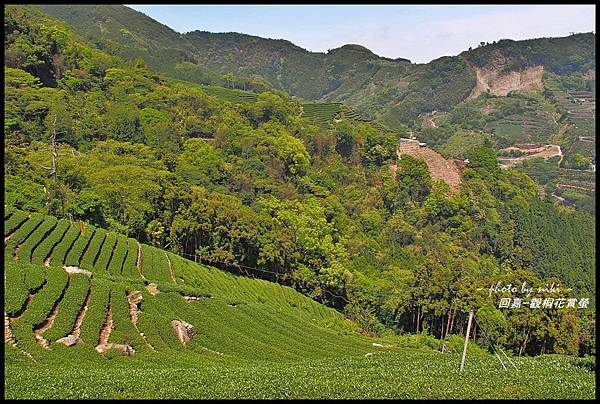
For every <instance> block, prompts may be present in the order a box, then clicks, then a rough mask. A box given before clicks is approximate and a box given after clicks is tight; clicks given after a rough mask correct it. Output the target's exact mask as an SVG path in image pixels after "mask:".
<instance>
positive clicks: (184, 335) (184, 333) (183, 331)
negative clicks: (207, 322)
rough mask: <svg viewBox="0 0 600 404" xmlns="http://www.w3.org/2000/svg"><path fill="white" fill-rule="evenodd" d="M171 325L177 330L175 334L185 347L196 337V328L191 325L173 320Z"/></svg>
mask: <svg viewBox="0 0 600 404" xmlns="http://www.w3.org/2000/svg"><path fill="white" fill-rule="evenodd" d="M171 325H172V326H173V328H174V329H175V334H177V338H178V339H179V341H181V343H182V344H183V345H185V344H187V343H188V342H189V341H190V339H192V338H193V337H194V335H196V327H194V326H193V325H191V324H190V323H186V322H185V321H181V320H172V321H171Z"/></svg>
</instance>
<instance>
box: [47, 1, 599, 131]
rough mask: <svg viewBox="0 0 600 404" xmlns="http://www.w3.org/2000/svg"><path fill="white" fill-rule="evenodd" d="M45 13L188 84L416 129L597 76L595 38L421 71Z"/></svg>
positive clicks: (85, 10) (477, 56)
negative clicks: (234, 78)
mask: <svg viewBox="0 0 600 404" xmlns="http://www.w3.org/2000/svg"><path fill="white" fill-rule="evenodd" d="M39 7H40V8H41V9H42V10H43V11H44V12H46V13H48V14H49V15H51V16H54V17H57V18H61V19H63V20H65V21H67V22H68V23H69V24H70V25H72V26H73V27H74V28H75V29H76V30H78V32H79V33H81V34H83V35H84V36H86V37H88V38H90V39H93V40H94V41H95V42H96V44H97V46H98V47H100V48H102V49H104V50H107V51H109V52H111V53H113V54H119V55H120V56H123V57H126V58H138V57H139V58H142V59H144V60H145V61H146V63H147V64H148V66H149V67H151V68H153V69H157V70H159V71H161V72H164V73H167V74H171V75H174V76H176V77H182V75H183V74H185V78H186V79H187V80H194V79H195V81H197V82H202V83H205V84H221V85H222V84H223V83H222V81H223V80H222V79H221V78H220V76H219V74H216V72H218V73H221V74H222V73H233V74H235V75H238V76H241V77H246V78H248V80H250V79H253V80H255V82H256V83H258V82H261V80H265V81H266V82H268V84H269V85H272V86H273V87H275V88H278V89H281V90H284V91H286V92H288V93H289V94H291V95H294V96H297V97H299V98H301V99H304V100H306V101H325V102H344V103H347V104H349V105H351V106H353V107H354V108H355V109H356V110H357V111H359V112H361V113H363V114H365V115H368V116H369V117H371V118H373V119H376V120H379V121H380V122H382V123H384V124H387V125H390V126H395V125H398V124H401V123H403V124H408V125H415V124H416V120H417V119H418V118H419V117H420V116H422V115H423V114H426V113H429V112H432V111H449V110H450V109H451V108H452V107H453V106H455V105H457V104H458V103H460V102H462V101H464V100H466V99H468V98H469V97H474V96H477V95H478V94H481V93H482V92H487V91H488V90H489V91H490V92H491V93H492V94H494V93H496V94H499V95H506V94H507V93H508V92H510V91H513V90H517V91H519V90H534V91H537V90H540V91H541V90H542V89H543V79H544V72H551V73H554V74H558V75H569V74H573V73H577V74H580V75H583V74H586V72H588V71H590V70H595V34H594V33H585V34H576V35H571V36H569V37H564V38H541V39H532V40H525V41H512V40H500V41H498V42H495V43H493V44H482V46H480V47H479V48H476V49H472V50H471V49H470V50H468V51H465V52H462V53H461V54H459V55H457V56H454V57H442V58H439V59H436V60H434V61H432V62H430V63H427V64H413V63H411V62H410V61H409V60H407V59H402V58H398V59H389V58H384V57H380V56H377V55H375V54H374V53H373V52H371V51H370V50H368V49H367V48H365V47H363V46H360V45H344V46H342V47H340V48H336V49H332V50H329V51H328V52H327V53H321V52H310V51H308V50H306V49H303V48H301V47H299V46H296V45H294V44H293V43H291V42H289V41H286V40H282V39H265V38H260V37H256V36H252V35H246V34H240V33H210V32H206V31H193V32H189V33H186V34H179V33H177V32H175V31H173V30H172V29H171V28H169V27H167V26H165V25H163V24H160V23H158V22H157V21H155V20H153V19H152V18H150V17H148V16H146V15H144V14H143V13H140V12H137V11H135V10H132V9H130V8H128V7H125V6H119V5H105V6H84V5H79V6H71V5H69V6H66V5H61V6H50V5H44V6H39ZM199 28H201V27H199ZM528 69H529V70H528ZM515 72H516V73H515ZM522 72H525V73H522ZM219 80H220V81H221V83H219Z"/></svg>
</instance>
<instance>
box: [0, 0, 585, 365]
mask: <svg viewBox="0 0 600 404" xmlns="http://www.w3.org/2000/svg"><path fill="white" fill-rule="evenodd" d="M5 20H6V22H5V24H6V25H5V30H6V34H7V39H6V40H7V43H6V46H5V56H6V65H5V94H6V95H5V191H4V192H5V200H6V204H7V206H10V207H15V208H19V209H24V210H27V211H31V212H43V213H47V214H52V215H55V216H58V217H60V218H70V219H72V220H83V221H85V222H89V223H90V224H92V225H94V226H97V227H101V228H105V229H108V230H112V231H117V232H119V233H122V234H124V235H127V236H129V237H133V238H135V239H137V240H138V241H140V242H142V243H149V244H152V245H154V246H157V247H161V248H165V249H168V250H169V251H171V252H173V253H177V254H183V255H184V256H197V257H201V259H202V260H203V261H204V262H206V263H213V264H215V265H225V266H226V265H245V266H248V267H253V268H259V269H263V270H268V271H271V272H273V273H275V274H277V276H276V278H277V279H281V280H286V282H288V283H289V284H290V285H292V286H294V287H295V288H297V289H298V290H300V291H302V292H303V293H305V294H307V295H309V296H311V297H313V298H315V299H317V300H318V301H321V302H325V303H327V304H330V305H332V306H334V307H336V308H337V309H339V310H342V311H344V312H345V313H346V315H347V317H349V318H351V319H353V320H354V321H355V322H356V323H357V324H359V325H360V327H361V328H362V330H363V331H364V332H366V333H372V334H382V333H383V334H385V333H388V332H421V331H425V332H427V333H430V334H432V335H434V336H436V337H441V338H443V337H444V336H446V335H448V334H449V332H450V330H449V329H448V328H449V327H448V325H447V320H448V321H449V319H450V318H451V317H452V316H453V313H456V309H457V308H458V309H466V308H469V307H472V306H473V305H475V306H477V307H479V306H480V305H481V304H483V303H481V302H479V303H476V302H475V301H473V300H472V299H473V297H472V296H473V288H474V286H475V285H481V287H485V286H489V285H490V284H492V283H494V282H497V281H498V280H503V281H506V280H508V279H521V278H523V279H529V280H532V281H535V282H542V280H548V279H558V280H559V281H560V282H563V283H564V284H565V285H567V286H568V287H571V288H573V289H574V291H573V293H575V294H578V295H581V296H583V297H587V296H589V297H591V298H592V300H593V294H594V293H595V259H594V257H595V230H594V218H593V216H591V215H589V214H586V213H582V212H578V211H574V210H572V209H568V208H564V207H557V206H554V205H553V203H552V202H551V200H548V199H545V198H544V197H543V196H540V195H538V192H537V186H536V183H535V182H534V181H533V180H532V179H531V178H530V177H528V176H527V175H525V174H522V173H520V172H518V171H515V170H506V171H503V170H500V169H499V166H498V163H497V161H496V156H495V152H494V150H493V149H491V148H488V147H484V146H476V147H473V148H471V149H470V150H469V151H468V152H467V153H466V154H465V157H467V158H468V159H469V162H470V163H469V165H468V167H466V168H465V169H464V171H463V172H462V186H461V189H460V193H457V194H450V193H448V188H447V185H446V184H445V183H443V182H433V181H432V180H431V177H430V174H429V172H428V170H427V166H426V165H425V164H424V163H423V162H422V161H420V160H416V159H414V158H411V157H410V156H404V157H403V158H401V159H400V160H399V161H398V164H397V171H395V173H396V174H395V175H394V174H393V171H392V170H390V164H391V163H393V162H395V160H396V147H397V145H398V142H399V138H398V134H397V133H393V132H388V131H385V130H384V129H383V128H382V127H380V126H373V125H371V124H369V123H368V122H360V121H357V120H352V119H340V120H339V122H334V123H333V126H332V127H331V128H324V127H322V126H318V125H313V124H311V123H310V120H306V119H305V118H303V116H302V112H301V111H302V108H301V105H300V104H299V103H298V102H297V101H295V100H293V99H291V98H289V97H288V96H287V95H286V94H285V93H282V92H263V93H260V94H258V95H257V96H256V97H254V98H250V97H249V98H243V97H242V99H240V98H236V97H233V96H229V97H228V96H227V95H228V94H227V91H231V90H226V89H222V90H221V91H220V92H215V91H214V89H213V90H212V93H213V94H215V95H214V96H213V95H209V94H210V93H211V91H209V90H211V87H206V86H202V85H196V84H192V83H189V82H183V81H179V80H174V79H172V78H170V77H168V76H165V75H161V74H159V73H155V72H153V71H152V70H150V69H149V68H148V67H147V66H146V64H145V62H144V61H143V60H141V59H137V60H136V61H126V60H123V59H122V58H120V57H118V56H110V55H108V54H106V53H105V52H103V51H101V50H99V49H97V48H95V46H96V44H94V43H92V42H87V41H86V40H85V39H84V38H82V37H80V36H78V34H76V33H75V32H74V31H72V29H71V28H70V27H69V26H67V25H66V24H64V23H63V22H60V21H59V20H54V19H51V18H48V17H45V16H43V15H42V14H38V11H35V10H34V9H29V8H26V7H8V8H7V9H6V11H5ZM214 88H215V89H216V88H217V87H214ZM53 138H55V140H56V142H55V144H56V146H52V145H53V142H52V139H53ZM53 150H54V151H53ZM276 278H273V279H274V280H275V279H276ZM478 305H479V306H478ZM494 313H495V316H497V317H496V320H497V321H500V323H498V324H506V325H505V326H506V327H509V328H510V329H511V330H512V331H511V333H510V335H511V337H510V338H509V339H507V340H505V341H504V342H503V343H504V344H506V346H507V347H511V348H514V349H517V350H519V349H520V350H521V351H525V352H527V353H531V354H534V353H539V352H542V351H544V352H549V351H552V350H554V351H557V352H562V351H564V350H565V349H567V350H568V351H569V352H572V353H579V352H582V353H583V352H587V351H588V348H586V347H588V346H589V341H588V340H587V339H586V338H588V337H585V335H587V334H585V333H583V328H574V329H573V330H572V332H573V333H572V334H568V333H567V334H565V333H561V334H556V329H554V328H553V327H557V326H558V325H557V324H559V323H560V322H559V321H556V322H554V321H550V322H544V323H543V324H547V328H546V329H545V331H540V333H539V335H536V336H529V335H528V333H527V332H526V331H524V329H523V328H522V327H524V326H525V327H526V325H524V323H523V322H522V319H521V318H520V316H522V315H524V314H523V313H517V314H515V312H512V311H510V312H501V311H498V310H495V312H494ZM578 313H583V312H582V311H579V312H578ZM563 315H566V314H561V312H560V311H557V312H552V311H551V312H550V314H549V316H550V318H552V319H554V320H558V318H559V317H560V316H563ZM557 316H558V317H557ZM577 318H578V320H577V321H581V322H582V323H581V324H582V325H581V327H584V326H583V324H584V323H585V321H586V320H585V319H584V316H583V315H578V317H577ZM498 326H500V325H498ZM503 327H504V325H503ZM525 335H527V336H526V337H525ZM564 338H566V339H567V340H568V341H565V340H563V339H564ZM573 341H577V342H576V343H575V344H573ZM567 347H569V348H567Z"/></svg>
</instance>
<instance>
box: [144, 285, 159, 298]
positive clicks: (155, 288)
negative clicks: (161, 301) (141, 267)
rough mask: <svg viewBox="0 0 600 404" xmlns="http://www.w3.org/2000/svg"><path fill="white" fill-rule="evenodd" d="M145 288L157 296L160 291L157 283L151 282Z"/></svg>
mask: <svg viewBox="0 0 600 404" xmlns="http://www.w3.org/2000/svg"><path fill="white" fill-rule="evenodd" d="M145 288H146V290H147V291H148V293H150V294H151V295H152V296H156V295H157V294H158V293H159V290H158V286H157V285H156V283H149V284H147V285H146V286H145Z"/></svg>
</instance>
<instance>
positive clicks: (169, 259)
mask: <svg viewBox="0 0 600 404" xmlns="http://www.w3.org/2000/svg"><path fill="white" fill-rule="evenodd" d="M165 257H167V261H168V262H169V273H170V274H171V280H172V281H173V283H177V281H176V280H175V270H174V269H173V263H172V262H171V258H169V254H167V253H165Z"/></svg>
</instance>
